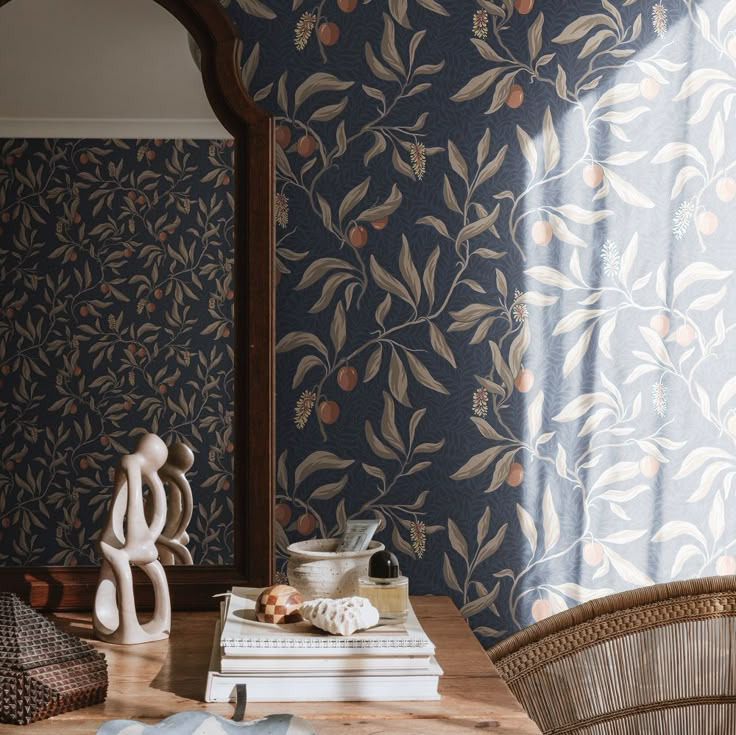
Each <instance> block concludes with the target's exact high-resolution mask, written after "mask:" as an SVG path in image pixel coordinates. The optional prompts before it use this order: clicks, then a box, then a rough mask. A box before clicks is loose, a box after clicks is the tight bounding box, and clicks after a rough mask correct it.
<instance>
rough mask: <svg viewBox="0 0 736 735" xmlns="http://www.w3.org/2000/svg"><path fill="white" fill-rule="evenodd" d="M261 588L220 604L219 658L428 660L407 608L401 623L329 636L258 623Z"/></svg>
mask: <svg viewBox="0 0 736 735" xmlns="http://www.w3.org/2000/svg"><path fill="white" fill-rule="evenodd" d="M260 592H261V589H259V588H251V587H234V588H233V590H232V593H231V594H230V596H229V599H228V601H227V602H226V604H225V610H224V618H223V619H224V622H223V625H222V638H221V640H220V644H221V647H222V654H223V656H224V657H231V656H276V657H283V656H289V657H305V658H312V659H323V658H325V657H333V656H355V655H360V656H364V657H365V656H401V657H409V656H424V657H426V658H429V657H432V656H434V653H435V648H434V644H433V643H432V641H430V639H429V638H428V637H427V634H426V633H425V632H424V630H423V629H422V626H421V625H420V623H419V620H417V616H416V615H415V614H414V610H413V609H412V608H411V606H409V615H408V616H407V620H406V622H405V623H402V624H398V625H381V626H378V627H376V628H371V629H369V630H365V631H358V632H357V633H354V634H353V635H349V636H333V635H330V634H329V633H324V632H322V631H319V630H317V629H316V628H314V627H313V626H311V625H310V624H309V623H306V622H301V623H290V624H286V625H272V624H271V623H260V622H258V620H257V619H256V615H255V602H256V599H257V598H258V595H259V594H260Z"/></svg>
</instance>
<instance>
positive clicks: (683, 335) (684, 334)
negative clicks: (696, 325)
mask: <svg viewBox="0 0 736 735" xmlns="http://www.w3.org/2000/svg"><path fill="white" fill-rule="evenodd" d="M696 336H697V334H696V333H695V330H694V329H693V328H692V327H691V326H690V325H689V324H683V325H682V326H681V327H678V328H677V331H676V332H675V342H677V344H678V345H680V347H689V346H690V345H691V344H692V343H693V342H694V341H695V337H696Z"/></svg>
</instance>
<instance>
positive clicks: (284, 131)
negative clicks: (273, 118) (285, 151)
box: [275, 125, 291, 148]
mask: <svg viewBox="0 0 736 735" xmlns="http://www.w3.org/2000/svg"><path fill="white" fill-rule="evenodd" d="M275 137H276V143H277V145H280V146H281V147H282V148H287V147H288V146H289V143H291V128H289V126H288V125H277V126H276V133H275Z"/></svg>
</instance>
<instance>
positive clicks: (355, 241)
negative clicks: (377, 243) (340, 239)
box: [348, 225, 368, 248]
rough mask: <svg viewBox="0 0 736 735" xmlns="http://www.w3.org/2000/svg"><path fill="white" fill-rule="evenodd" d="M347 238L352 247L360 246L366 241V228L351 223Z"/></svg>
mask: <svg viewBox="0 0 736 735" xmlns="http://www.w3.org/2000/svg"><path fill="white" fill-rule="evenodd" d="M348 240H349V241H350V244H351V245H352V246H353V247H354V248H362V247H363V246H364V245H365V244H366V243H367V242H368V230H366V228H365V227H363V225H353V226H352V227H351V228H350V230H349V231H348Z"/></svg>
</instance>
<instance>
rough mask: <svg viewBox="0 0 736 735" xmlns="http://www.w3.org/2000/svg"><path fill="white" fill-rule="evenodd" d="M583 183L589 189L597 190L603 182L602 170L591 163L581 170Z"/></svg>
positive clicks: (597, 165)
mask: <svg viewBox="0 0 736 735" xmlns="http://www.w3.org/2000/svg"><path fill="white" fill-rule="evenodd" d="M583 181H584V182H585V183H586V185H587V186H589V187H590V188H591V189H597V188H598V187H599V186H600V185H601V183H602V181H603V168H602V167H601V166H600V165H599V164H597V163H591V164H590V165H588V166H586V167H585V168H584V169H583Z"/></svg>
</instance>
